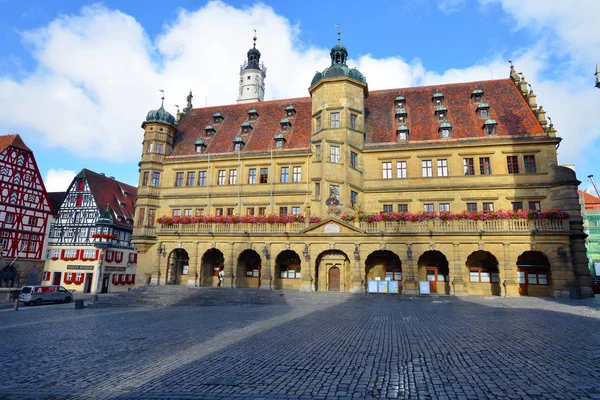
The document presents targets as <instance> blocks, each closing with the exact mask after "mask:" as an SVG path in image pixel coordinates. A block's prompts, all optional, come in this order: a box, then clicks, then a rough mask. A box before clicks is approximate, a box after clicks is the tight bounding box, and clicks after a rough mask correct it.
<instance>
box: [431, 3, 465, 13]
mask: <svg viewBox="0 0 600 400" xmlns="http://www.w3.org/2000/svg"><path fill="white" fill-rule="evenodd" d="M464 4H465V0H438V2H437V8H438V9H439V10H440V11H441V12H443V13H444V14H446V15H449V14H452V13H455V12H457V11H459V10H460V9H461V8H462V7H463V6H464Z"/></svg>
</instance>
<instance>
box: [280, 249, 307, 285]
mask: <svg viewBox="0 0 600 400" xmlns="http://www.w3.org/2000/svg"><path fill="white" fill-rule="evenodd" d="M275 263H276V265H277V266H278V267H279V268H278V269H279V275H278V277H279V278H282V279H300V278H302V274H301V273H300V256H299V255H298V254H297V253H296V252H295V251H292V250H285V251H283V252H281V253H280V254H279V255H278V256H277V260H276V261H275Z"/></svg>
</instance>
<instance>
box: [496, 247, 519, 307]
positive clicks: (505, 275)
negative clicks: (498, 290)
mask: <svg viewBox="0 0 600 400" xmlns="http://www.w3.org/2000/svg"><path fill="white" fill-rule="evenodd" d="M502 250H503V251H502V261H501V265H500V268H499V271H498V272H499V273H500V281H501V282H502V287H503V289H502V292H503V294H504V297H516V296H519V281H518V274H517V265H516V263H515V264H514V266H513V267H511V265H510V259H511V257H510V244H509V243H503V244H502Z"/></svg>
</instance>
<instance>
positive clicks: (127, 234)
mask: <svg viewBox="0 0 600 400" xmlns="http://www.w3.org/2000/svg"><path fill="white" fill-rule="evenodd" d="M136 195H137V189H136V188H135V187H133V186H130V185H127V184H125V183H122V182H119V181H117V180H115V178H114V177H107V176H105V175H104V174H98V173H96V172H93V171H90V170H88V169H83V170H82V171H81V172H80V173H79V174H77V176H76V177H75V178H74V179H73V182H71V185H70V186H69V188H68V190H67V192H66V194H65V196H64V198H63V200H62V202H61V205H60V207H59V209H58V212H57V219H56V221H55V222H54V223H53V224H52V226H51V227H50V237H49V240H48V259H47V261H46V266H45V271H44V276H43V279H44V283H48V284H53V285H58V284H61V285H63V286H65V287H67V288H68V289H70V290H75V291H82V292H84V293H91V292H102V293H107V292H116V291H122V290H127V289H129V287H131V285H133V284H134V283H135V277H136V274H135V269H136V263H137V253H136V252H135V250H134V248H133V246H132V244H131V231H132V229H133V215H134V208H135V198H136Z"/></svg>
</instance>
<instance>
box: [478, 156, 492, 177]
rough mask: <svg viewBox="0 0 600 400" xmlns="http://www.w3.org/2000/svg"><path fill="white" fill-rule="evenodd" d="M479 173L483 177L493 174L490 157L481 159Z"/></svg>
mask: <svg viewBox="0 0 600 400" xmlns="http://www.w3.org/2000/svg"><path fill="white" fill-rule="evenodd" d="M479 173H480V174H481V175H491V174H492V164H491V163H490V158H489V157H479Z"/></svg>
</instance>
